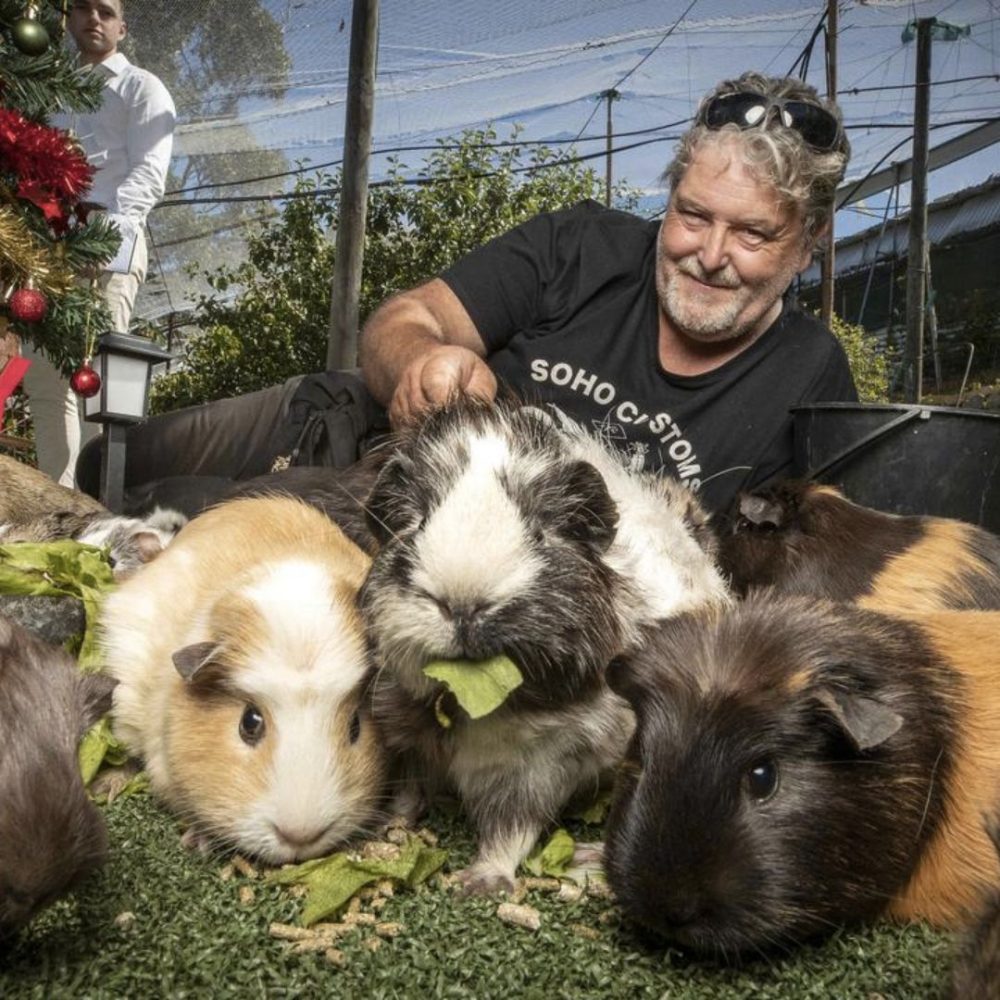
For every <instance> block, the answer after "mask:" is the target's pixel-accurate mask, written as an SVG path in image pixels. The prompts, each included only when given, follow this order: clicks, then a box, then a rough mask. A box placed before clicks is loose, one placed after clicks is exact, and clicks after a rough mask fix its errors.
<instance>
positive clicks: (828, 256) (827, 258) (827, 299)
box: [820, 0, 837, 326]
mask: <svg viewBox="0 0 1000 1000" xmlns="http://www.w3.org/2000/svg"><path fill="white" fill-rule="evenodd" d="M826 96H827V97H828V98H829V99H830V100H831V101H836V100H837V0H827V4H826ZM834 215H835V211H833V210H831V212H830V231H829V233H827V237H826V239H827V245H826V249H825V251H824V252H823V260H822V264H821V284H820V319H821V320H822V321H823V323H824V324H825V325H826V326H830V325H831V324H832V322H833V293H834V282H835V270H836V269H835V266H834V265H835V259H834V257H835V252H836V251H835V248H834V232H833V226H834Z"/></svg>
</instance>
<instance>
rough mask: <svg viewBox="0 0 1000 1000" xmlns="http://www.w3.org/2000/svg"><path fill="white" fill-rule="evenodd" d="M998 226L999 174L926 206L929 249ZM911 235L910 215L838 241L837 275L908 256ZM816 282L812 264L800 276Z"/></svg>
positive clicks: (815, 266) (816, 276) (999, 222)
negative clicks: (875, 261)
mask: <svg viewBox="0 0 1000 1000" xmlns="http://www.w3.org/2000/svg"><path fill="white" fill-rule="evenodd" d="M998 225H1000V174H994V175H993V176H991V177H990V178H989V179H988V180H986V181H984V182H983V183H982V184H977V185H975V186H974V187H969V188H965V189H964V190H962V191H956V192H955V193H954V194H950V195H948V196H947V197H945V198H939V199H938V200H937V201H934V202H932V203H931V204H930V205H928V206H927V238H928V240H929V242H930V244H931V246H932V247H935V246H941V245H943V244H946V243H949V242H951V241H954V240H959V241H961V240H962V239H965V238H969V237H971V236H973V235H975V234H977V233H980V232H982V231H983V230H987V229H992V228H993V227H995V226H998ZM909 236H910V216H909V213H908V212H907V213H905V214H901V215H899V216H898V217H896V218H894V219H890V220H889V221H888V223H887V224H886V225H885V229H884V231H883V227H882V224H881V223H879V224H878V225H876V226H872V227H871V228H869V229H866V230H864V231H863V232H860V233H856V234H855V235H853V236H849V237H847V238H846V239H844V240H839V241H838V242H837V256H836V272H837V274H838V275H845V274H849V273H850V272H852V271H856V270H858V269H859V268H864V267H869V266H871V264H872V261H873V260H883V259H885V258H886V257H891V256H895V257H898V258H904V257H906V255H907V249H908V241H909ZM817 281H819V265H818V264H816V263H814V264H813V265H812V267H810V268H809V270H808V271H806V272H805V274H804V275H803V276H802V282H803V284H804V285H810V284H813V283H815V282H817Z"/></svg>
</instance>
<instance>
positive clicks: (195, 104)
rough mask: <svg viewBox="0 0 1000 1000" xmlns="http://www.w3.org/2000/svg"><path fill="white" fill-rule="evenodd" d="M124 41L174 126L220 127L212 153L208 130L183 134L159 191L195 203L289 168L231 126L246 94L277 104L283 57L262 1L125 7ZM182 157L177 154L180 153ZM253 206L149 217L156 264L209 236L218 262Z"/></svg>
mask: <svg viewBox="0 0 1000 1000" xmlns="http://www.w3.org/2000/svg"><path fill="white" fill-rule="evenodd" d="M126 23H127V24H128V32H129V33H128V35H127V36H126V39H125V41H124V43H123V44H122V49H123V50H124V51H125V53H126V54H127V55H128V57H129V58H130V59H132V60H133V61H134V62H135V63H136V64H137V65H139V66H142V67H144V68H145V69H148V70H150V72H153V73H155V74H156V75H157V76H158V77H159V78H160V79H161V80H162V81H163V82H164V84H165V85H166V87H167V89H168V90H169V91H170V93H171V95H172V97H173V99H174V103H175V104H176V106H177V114H178V118H179V120H180V121H181V122H192V121H200V120H203V119H206V118H212V119H216V120H229V125H228V126H227V128H226V129H225V130H224V134H225V137H226V139H225V147H226V150H225V152H221V151H219V150H217V149H214V148H213V146H212V141H211V138H210V136H211V133H200V134H199V135H196V136H191V135H189V136H187V137H186V138H185V140H184V142H183V144H181V143H178V144H177V145H176V146H175V151H174V159H173V162H172V163H171V172H170V176H169V177H168V180H167V190H168V191H174V190H178V189H181V188H187V187H189V186H198V187H199V188H202V190H201V191H200V192H199V193H200V194H201V195H203V196H209V195H212V194H218V193H220V189H216V190H213V185H218V184H225V185H229V184H231V183H232V182H233V181H237V180H241V179H243V178H246V177H260V176H267V175H269V174H274V173H279V172H281V171H284V170H287V169H288V162H287V160H286V159H285V155H284V153H282V152H281V151H280V150H275V149H261V148H260V145H259V143H258V141H257V139H256V138H255V137H254V135H253V134H252V132H251V130H250V129H249V128H247V127H246V126H244V125H241V124H240V123H239V122H238V121H237V120H236V119H237V115H238V111H239V102H240V100H241V99H243V98H246V97H247V96H248V95H252V96H262V97H266V98H271V99H278V98H280V97H282V96H283V95H284V93H285V91H286V89H287V87H288V72H289V69H290V68H291V59H290V57H289V55H288V52H287V50H286V48H285V41H284V35H283V33H282V29H281V25H280V24H279V22H278V21H277V20H276V18H275V16H274V15H272V14H271V13H270V12H269V11H268V10H267V5H266V4H264V3H263V2H261V0H246V2H240V3H236V2H234V0H171V2H170V3H163V2H162V0H128V2H127V6H126ZM182 149H183V151H184V152H185V153H186V155H180V153H181V151H182ZM273 183H274V182H273V181H270V182H264V183H263V185H260V184H241V185H239V186H237V187H227V188H223V189H221V193H223V194H240V195H245V194H250V193H258V192H260V191H262V190H267V191H270V190H273ZM256 211H257V209H256V207H255V206H253V205H250V204H246V203H240V202H232V203H229V204H223V205H219V206H216V207H214V208H213V209H212V210H210V211H206V210H203V208H202V207H201V206H193V205H176V204H173V205H170V206H169V207H166V206H165V207H163V208H161V209H157V210H156V211H154V212H153V214H152V215H151V216H150V226H151V229H152V235H153V239H154V243H155V245H156V250H157V254H158V256H159V262H160V263H161V264H162V265H163V266H164V267H166V268H168V269H169V268H170V267H180V266H181V263H182V260H183V259H184V252H183V251H181V252H180V253H178V254H176V255H175V253H174V251H173V248H174V247H178V246H182V247H184V248H185V250H186V249H187V247H188V241H189V240H191V239H192V237H193V236H194V235H195V234H213V235H214V238H213V239H212V240H211V242H210V243H209V245H208V249H207V250H206V261H205V263H206V265H207V264H208V263H209V260H208V259H207V258H208V257H209V256H211V257H214V258H215V259H222V258H223V257H224V256H225V252H226V251H227V250H228V249H229V248H230V246H231V244H230V239H231V234H232V233H233V232H234V231H239V229H240V226H241V224H242V223H244V222H246V221H247V220H248V219H250V218H251V217H252V216H253V215H255V214H256Z"/></svg>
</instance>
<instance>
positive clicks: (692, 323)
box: [656, 247, 798, 343]
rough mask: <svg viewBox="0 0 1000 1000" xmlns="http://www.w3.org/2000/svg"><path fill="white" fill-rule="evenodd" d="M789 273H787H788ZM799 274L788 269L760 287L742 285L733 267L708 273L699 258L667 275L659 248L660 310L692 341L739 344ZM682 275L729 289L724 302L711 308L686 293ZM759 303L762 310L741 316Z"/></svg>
mask: <svg viewBox="0 0 1000 1000" xmlns="http://www.w3.org/2000/svg"><path fill="white" fill-rule="evenodd" d="M786 272H787V273H786ZM796 273H798V272H797V270H795V269H793V268H791V267H790V268H786V271H785V272H779V273H778V274H775V275H774V276H773V277H772V278H771V279H770V280H768V281H765V282H762V283H761V284H757V285H748V284H747V283H746V282H744V281H742V280H741V278H740V276H739V274H738V273H737V272H736V269H735V268H734V267H733V266H732V264H727V265H726V266H725V267H724V268H722V269H721V270H719V271H713V272H711V273H709V272H707V271H706V270H705V269H704V268H703V267H702V266H701V263H700V262H699V260H698V257H697V255H696V254H688V255H687V256H686V257H681V258H680V259H679V260H676V261H671V262H670V266H669V271H666V272H665V271H664V263H663V259H662V254H661V251H660V249H659V247H657V267H656V290H657V294H658V296H659V299H660V306H661V308H662V309H663V311H664V312H665V313H666V315H667V318H668V319H669V320H670V321H671V322H672V323H673V324H674V326H676V327H677V329H678V330H679V331H680V332H681V333H682V334H685V335H686V336H688V337H690V338H691V339H692V340H698V341H701V342H703V343H721V342H725V341H728V340H737V339H738V338H740V337H742V336H743V335H744V334H746V333H747V332H749V331H750V330H751V329H752V328H753V327H754V326H755V325H756V324H757V323H758V322H759V321H760V318H761V317H762V316H763V315H764V314H765V313H766V312H767V311H768V309H770V308H771V306H772V305H774V303H775V302H776V301H777V300H778V299H779V298H780V297H781V296H782V294H783V293H784V291H785V289H786V288H787V287H788V286H789V285H790V284H791V282H792V279H793V278H794V277H795V274H796ZM682 275H687V276H688V277H689V278H694V279H697V280H698V281H701V282H704V283H705V284H707V285H711V286H713V287H715V288H723V289H728V290H729V294H728V295H723V296H720V298H721V301H719V302H717V303H715V304H711V303H709V302H707V301H706V300H705V299H704V298H702V297H701V296H698V295H696V294H693V293H692V289H690V288H689V289H687V290H685V289H684V288H683V285H684V284H685V279H684V278H683V277H682ZM755 301H759V302H760V303H761V304H762V306H763V308H760V309H751V310H750V311H749V312H748V313H746V314H744V315H742V317H741V314H743V313H744V310H745V309H746V307H747V305H748V304H750V303H753V302H755Z"/></svg>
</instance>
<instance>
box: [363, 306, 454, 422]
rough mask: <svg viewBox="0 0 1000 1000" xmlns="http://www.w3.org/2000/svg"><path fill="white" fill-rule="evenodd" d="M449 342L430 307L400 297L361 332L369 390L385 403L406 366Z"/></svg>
mask: <svg viewBox="0 0 1000 1000" xmlns="http://www.w3.org/2000/svg"><path fill="white" fill-rule="evenodd" d="M444 343H445V339H444V334H443V332H442V331H441V329H440V327H439V326H438V324H437V323H436V322H435V321H434V318H433V316H432V315H431V314H430V312H429V311H428V310H426V309H423V308H422V307H420V306H419V305H417V304H415V303H413V302H412V301H408V300H407V296H406V294H405V293H404V295H401V296H397V297H396V298H394V299H390V300H389V301H388V302H386V303H384V304H383V305H382V306H381V307H380V308H379V309H377V310H376V311H375V313H373V314H372V316H371V318H370V319H369V320H368V322H367V323H366V324H365V327H364V330H363V331H362V334H361V344H360V358H361V370H362V375H363V376H364V380H365V384H366V385H367V386H368V390H369V392H371V394H372V395H373V396H374V397H375V398H376V399H377V400H378V401H379V402H380V403H382V405H383V406H384V405H387V404H388V403H389V400H390V399H391V398H392V394H393V392H394V391H395V388H396V386H397V385H398V384H399V380H400V377H401V376H402V374H403V372H404V371H405V369H406V367H407V366H408V365H409V364H410V363H411V362H413V361H414V360H415V359H416V358H418V357H420V356H421V355H422V354H426V353H427V352H428V351H430V350H433V349H434V348H435V347H440V346H441V345H443V344H444Z"/></svg>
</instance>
